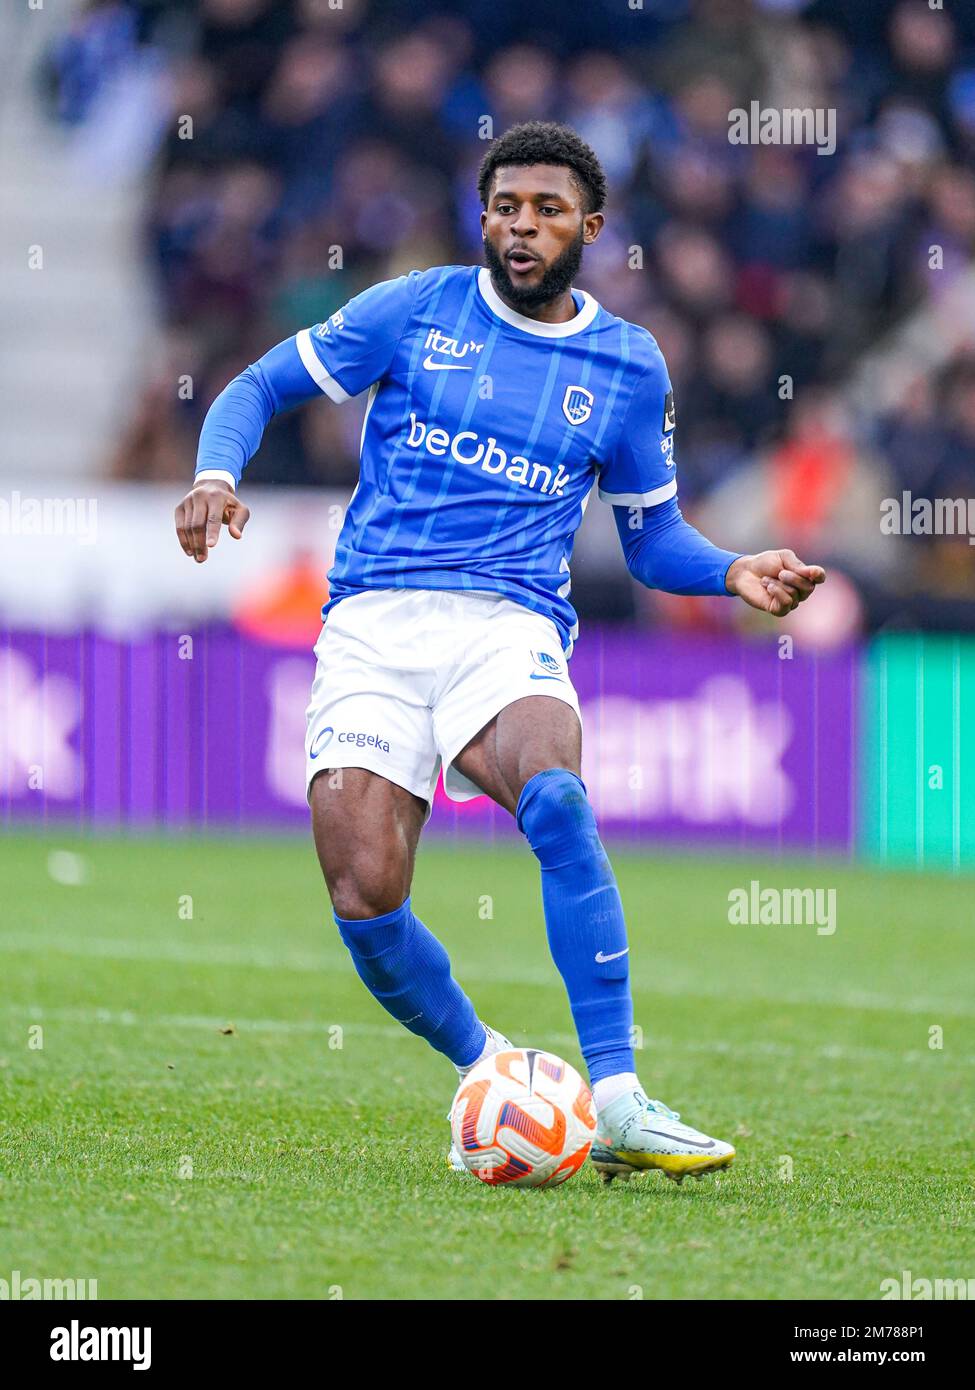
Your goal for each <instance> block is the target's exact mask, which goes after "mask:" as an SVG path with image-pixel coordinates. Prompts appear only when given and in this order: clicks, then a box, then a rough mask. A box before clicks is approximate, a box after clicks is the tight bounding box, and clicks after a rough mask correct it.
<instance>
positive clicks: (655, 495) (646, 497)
mask: <svg viewBox="0 0 975 1390" xmlns="http://www.w3.org/2000/svg"><path fill="white" fill-rule="evenodd" d="M676 496H677V479H676V478H671V480H670V482H669V483H664V484H663V486H662V487H655V488H654V489H653V491H652V492H603V490H602V488H600V489H599V500H600V501H601V502H609V503H611V504H612V506H614V507H655V506H656V505H657V503H658V502H666V501H667V500H668V499H669V498H671V497H676Z"/></svg>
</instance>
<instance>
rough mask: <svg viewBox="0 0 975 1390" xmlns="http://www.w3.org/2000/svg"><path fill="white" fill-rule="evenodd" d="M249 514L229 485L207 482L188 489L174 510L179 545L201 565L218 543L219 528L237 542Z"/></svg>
mask: <svg viewBox="0 0 975 1390" xmlns="http://www.w3.org/2000/svg"><path fill="white" fill-rule="evenodd" d="M250 514H251V513H250V508H249V507H248V506H246V504H245V503H243V502H242V501H241V500H240V498H239V497H238V496H237V494H236V493H235V492H234V491H233V489H232V488H231V487H230V485H229V484H228V483H224V482H221V481H220V480H219V478H208V479H207V480H206V481H205V482H202V483H197V485H196V487H194V488H191V489H190V491H189V492H188V493H187V494H186V496H185V497H184V498H183V500H182V502H180V504H179V506H178V507H177V508H176V534H177V536H178V537H179V543H180V545H181V546H182V547H183V549H184V551H185V552H186V554H187V555H189V557H190V558H191V559H192V560H196V562H197V563H198V564H201V565H202V564H203V561H204V560H205V559H206V557H207V551H208V550H211V549H212V548H213V547H214V546H215V545H216V543H217V541H218V540H219V539H220V527H221V526H226V527H227V528H228V529H229V531H230V534H231V535H232V536H233V538H234V540H235V541H239V540H240V538H241V536H242V535H243V531H244V527H245V526H246V525H247V521H248V518H249V517H250Z"/></svg>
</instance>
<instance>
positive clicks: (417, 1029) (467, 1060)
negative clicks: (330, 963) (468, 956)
mask: <svg viewBox="0 0 975 1390" xmlns="http://www.w3.org/2000/svg"><path fill="white" fill-rule="evenodd" d="M335 925H336V926H337V927H338V929H339V935H340V936H341V938H342V940H343V941H344V942H345V944H346V946H347V947H348V948H349V954H350V955H351V956H352V960H353V963H354V965H355V968H356V970H357V971H358V974H359V979H360V980H362V982H363V984H364V985H365V986H366V988H367V989H368V990H369V991H370V993H371V994H372V996H373V998H374V999H377V1000H378V1001H379V1003H380V1004H382V1006H383V1008H384V1009H385V1010H386V1011H387V1013H391V1014H392V1015H393V1017H394V1018H395V1019H396V1020H397V1021H398V1022H399V1023H402V1025H403V1027H404V1028H408V1029H409V1030H410V1032H411V1033H416V1034H417V1036H418V1037H421V1038H426V1040H427V1042H428V1043H429V1044H430V1046H431V1047H435V1048H436V1049H437V1051H438V1052H443V1053H444V1054H445V1055H446V1056H447V1057H449V1058H450V1060H451V1061H452V1062H453V1064H454V1066H457V1067H466V1066H469V1065H470V1064H471V1062H474V1061H476V1060H477V1058H478V1057H479V1056H480V1054H481V1051H482V1050H483V1048H484V1039H485V1031H484V1024H483V1023H481V1021H480V1020H479V1019H478V1017H477V1014H476V1013H475V1012H474V1005H473V1004H472V1003H471V1001H470V1000H469V999H468V997H467V995H466V994H465V993H464V991H463V990H462V989H461V987H460V985H459V984H458V983H457V981H456V980H455V979H454V978H453V976H452V975H451V973H450V959H449V957H448V955H447V952H446V951H445V950H444V948H443V947H442V946H441V944H440V942H439V941H438V940H437V938H436V937H435V936H434V935H433V933H432V932H429V931H428V930H427V928H426V927H425V926H424V925H423V923H422V922H421V921H420V920H419V918H418V917H415V916H414V915H413V911H412V908H411V907H410V899H409V898H407V899H406V902H405V903H403V905H402V907H398V908H397V909H396V910H395V912H387V913H384V915H383V916H382V917H368V918H365V919H364V920H361V921H360V920H357V919H355V918H347V917H339V916H338V915H337V914H336V915H335Z"/></svg>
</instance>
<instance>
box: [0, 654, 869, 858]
mask: <svg viewBox="0 0 975 1390" xmlns="http://www.w3.org/2000/svg"><path fill="white" fill-rule="evenodd" d="M783 657H784V658H785V659H782V658H783ZM858 659H859V658H858V653H857V652H855V651H852V650H851V651H846V652H843V653H840V654H832V655H828V656H826V655H823V656H818V657H817V656H800V655H793V656H788V655H787V653H786V651H785V650H784V649H783V648H781V647H780V646H779V645H777V644H766V643H745V642H739V641H736V640H728V639H724V638H722V639H720V640H718V639H711V638H699V637H686V636H680V637H678V636H672V635H666V636H665V635H659V634H641V633H636V632H634V631H632V630H624V629H620V630H614V629H603V630H600V629H599V628H596V627H589V628H587V631H586V633H585V635H584V637H583V639H582V641H581V643H580V644H579V646H578V647H577V649H576V653H575V655H574V656H573V658H572V661H571V674H572V678H573V681H574V683H575V686H576V689H577V690H578V692H579V698H580V702H581V707H582V716H583V725H584V731H585V738H584V745H585V747H584V755H583V778H584V780H585V782H586V785H587V787H588V788H589V793H590V796H591V797H592V800H593V803H594V805H595V807H596V811H597V814H598V816H599V820H600V824H601V826H602V827H603V829H604V830H605V831H606V832H607V834H610V835H618V836H628V837H632V838H636V839H641V840H649V841H653V840H659V841H664V842H671V843H682V844H685V843H686V844H689V845H694V844H725V845H736V844H738V845H742V846H746V845H747V846H755V847H761V848H762V849H764V850H766V851H769V850H774V849H775V848H776V847H795V848H797V849H798V848H805V849H817V848H822V849H824V850H829V851H839V852H847V851H849V850H850V849H851V848H852V843H853V834H854V823H855V817H854V806H853V797H854V790H855V756H854V754H855V748H856V731H855V727H854V722H855V710H856V673H857V664H858ZM313 671H314V658H313V656H312V654H311V652H310V651H309V652H305V651H291V650H287V649H282V648H280V647H273V646H264V645H261V644H259V643H257V642H254V641H251V640H249V639H247V638H245V637H242V636H240V635H238V634H237V633H236V632H234V631H232V630H229V629H226V628H219V629H209V630H205V631H202V632H199V633H196V634H192V635H189V634H177V633H157V634H155V635H154V636H152V637H147V638H145V639H141V640H130V641H115V640H112V639H110V638H108V637H104V636H101V635H97V634H94V633H86V634H83V635H81V636H73V637H48V636H45V635H43V634H35V633H25V632H17V633H11V634H7V635H6V636H4V637H3V638H2V639H0V807H2V808H3V814H4V816H5V820H6V823H7V824H8V825H11V824H16V823H18V822H27V823H30V822H34V823H36V822H44V821H45V820H51V821H53V822H56V823H63V822H65V821H72V820H73V821H75V822H76V823H79V824H85V825H87V824H91V825H94V826H98V827H100V828H104V829H110V828H113V827H115V828H122V827H126V826H133V827H138V826H143V827H150V826H153V825H159V826H165V827H166V828H168V829H172V830H178V829H181V828H186V829H189V828H194V827H198V826H206V825H209V826H212V827H214V828H219V827H227V828H232V827H234V826H241V827H243V826H255V827H259V826H261V825H279V826H284V827H287V826H293V827H295V828H303V827H304V826H305V825H306V823H307V809H306V806H305V800H304V784H303V778H304V751H303V739H304V712H305V707H306V704H307V702H308V694H309V690H310V686H311V679H312V675H313ZM430 828H431V829H440V830H456V831H458V832H459V831H465V830H468V829H469V830H471V831H475V832H477V831H480V832H482V833H484V832H486V833H488V834H494V833H509V832H510V831H511V828H512V825H511V821H510V818H509V817H508V816H507V815H506V813H505V812H503V811H501V810H500V809H498V808H496V807H494V805H493V803H491V802H490V801H488V799H487V798H484V797H481V798H478V799H477V800H475V801H472V802H468V803H461V804H458V803H454V802H451V801H449V800H447V799H446V797H445V796H444V793H443V789H442V786H441V787H439V788H438V793H437V800H436V803H435V808H434V814H433V817H432V820H431V823H430Z"/></svg>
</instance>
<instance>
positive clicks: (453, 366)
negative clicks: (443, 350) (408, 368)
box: [423, 353, 470, 372]
mask: <svg viewBox="0 0 975 1390" xmlns="http://www.w3.org/2000/svg"><path fill="white" fill-rule="evenodd" d="M423 365H424V367H426V369H427V371H428V372H469V371H470V367H465V366H464V364H463V363H462V362H438V361H437V359H436V358H435V357H433V356H432V355H431V354H429V353H428V354H427V356H426V357H424V359H423Z"/></svg>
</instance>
